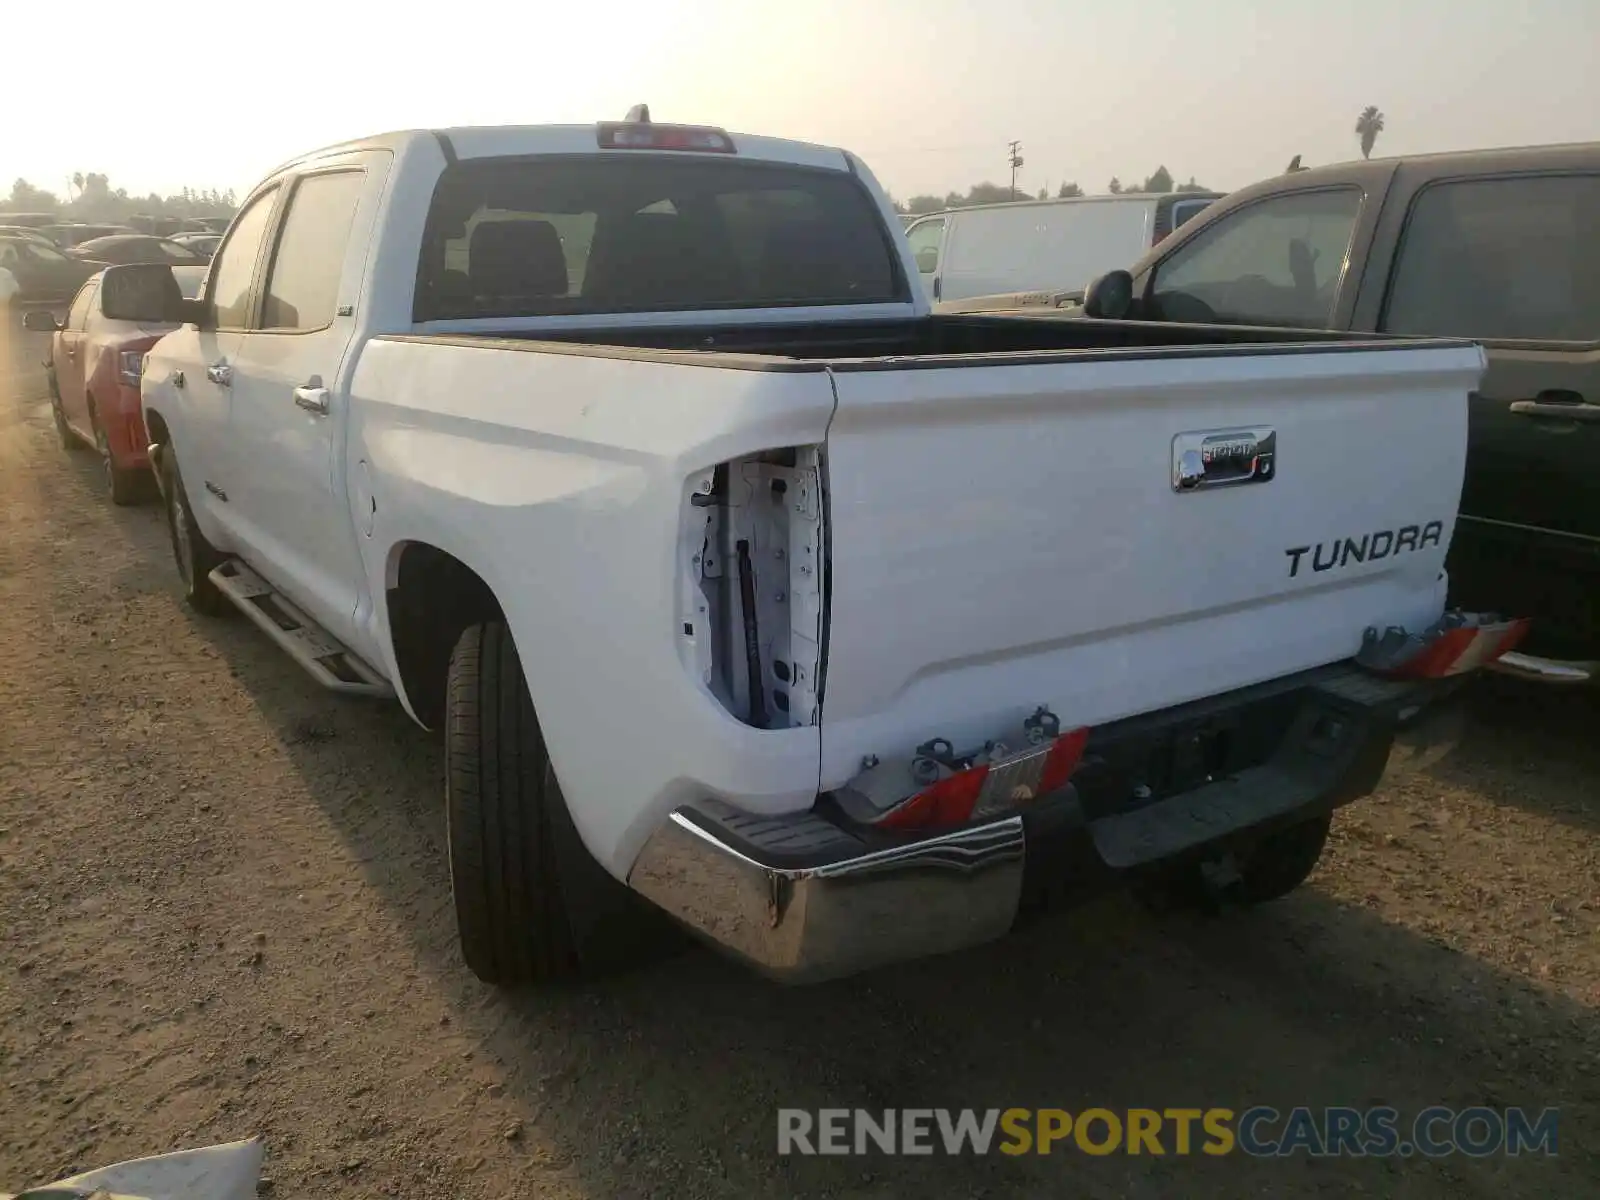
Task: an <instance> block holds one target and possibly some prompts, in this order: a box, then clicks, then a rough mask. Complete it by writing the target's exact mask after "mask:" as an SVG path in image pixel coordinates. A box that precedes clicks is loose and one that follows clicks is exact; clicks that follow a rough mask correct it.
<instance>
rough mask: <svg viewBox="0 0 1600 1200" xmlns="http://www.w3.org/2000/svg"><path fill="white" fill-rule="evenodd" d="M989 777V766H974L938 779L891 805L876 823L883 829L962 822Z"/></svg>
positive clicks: (964, 821) (968, 815)
mask: <svg viewBox="0 0 1600 1200" xmlns="http://www.w3.org/2000/svg"><path fill="white" fill-rule="evenodd" d="M988 778H989V768H988V767H973V768H972V769H971V770H968V771H961V772H959V773H958V774H955V775H952V776H950V778H948V779H941V780H940V781H939V782H938V783H936V784H934V785H933V786H932V787H930V788H927V789H926V790H924V791H921V792H918V793H917V794H916V795H915V796H912V797H911V798H910V799H909V800H903V801H901V802H900V803H899V804H897V805H895V806H894V807H893V808H891V809H890V810H889V811H888V812H887V813H886V814H884V816H883V819H882V820H880V821H879V822H878V825H879V826H880V827H881V828H883V829H938V828H943V827H944V826H948V825H965V824H966V823H967V821H968V820H970V819H971V817H972V809H973V806H974V805H975V804H977V803H978V794H979V793H980V792H982V791H983V785H984V781H985V780H987V779H988Z"/></svg>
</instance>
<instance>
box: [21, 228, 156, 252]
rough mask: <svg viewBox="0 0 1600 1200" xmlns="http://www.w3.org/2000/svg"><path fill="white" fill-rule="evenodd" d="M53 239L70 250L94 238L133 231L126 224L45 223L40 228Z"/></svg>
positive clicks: (40, 230)
mask: <svg viewBox="0 0 1600 1200" xmlns="http://www.w3.org/2000/svg"><path fill="white" fill-rule="evenodd" d="M39 232H40V233H43V234H44V235H45V236H46V237H48V238H49V239H50V240H51V241H53V242H54V243H55V244H56V245H57V246H58V247H60V248H61V249H63V250H70V249H72V248H73V247H74V246H77V245H80V244H82V243H83V242H87V241H89V240H90V239H92V238H102V237H111V236H112V235H113V234H118V233H132V232H133V230H131V229H129V228H128V227H127V226H126V225H86V224H78V223H72V224H61V225H44V226H41V227H40V229H39Z"/></svg>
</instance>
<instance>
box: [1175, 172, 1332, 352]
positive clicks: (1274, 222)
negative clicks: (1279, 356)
mask: <svg viewBox="0 0 1600 1200" xmlns="http://www.w3.org/2000/svg"><path fill="white" fill-rule="evenodd" d="M1361 199H1362V194H1361V191H1360V190H1359V189H1358V188H1353V187H1345V188H1326V189H1322V190H1319V191H1313V192H1293V193H1290V194H1287V195H1283V196H1274V197H1272V198H1270V199H1267V200H1261V201H1258V202H1257V203H1255V204H1251V205H1247V206H1246V207H1244V208H1241V209H1239V210H1238V211H1237V212H1233V213H1230V214H1228V215H1227V216H1226V217H1223V218H1222V219H1221V220H1219V221H1217V222H1216V223H1215V224H1213V225H1211V226H1210V227H1209V228H1207V229H1205V230H1203V231H1202V232H1200V233H1199V234H1197V235H1196V236H1195V237H1194V238H1192V239H1191V240H1190V241H1188V242H1187V243H1185V244H1184V245H1183V246H1181V247H1179V248H1178V249H1177V250H1176V251H1175V252H1174V253H1173V254H1172V255H1171V256H1170V257H1169V258H1167V259H1165V260H1164V261H1163V262H1162V263H1161V264H1160V265H1159V266H1157V267H1156V270H1155V275H1154V277H1153V279H1152V281H1151V296H1152V298H1153V300H1154V308H1155V311H1156V315H1157V316H1159V317H1160V318H1161V319H1162V320H1167V321H1193V322H1202V323H1203V322H1218V323H1222V324H1236V325H1283V326H1303V327H1307V328H1312V329H1319V328H1325V327H1326V326H1327V325H1328V323H1329V322H1330V321H1331V320H1332V319H1333V306H1334V301H1335V300H1336V299H1337V298H1338V294H1339V286H1340V283H1341V281H1342V280H1343V279H1344V273H1345V268H1346V265H1347V261H1348V259H1349V255H1350V241H1351V238H1352V237H1353V235H1354V234H1355V228H1356V219H1357V217H1358V216H1359V215H1360V213H1361Z"/></svg>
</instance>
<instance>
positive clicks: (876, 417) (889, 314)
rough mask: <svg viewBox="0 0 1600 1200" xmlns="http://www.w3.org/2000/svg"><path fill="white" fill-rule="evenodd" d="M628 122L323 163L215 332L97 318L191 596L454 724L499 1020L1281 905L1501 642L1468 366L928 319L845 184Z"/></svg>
mask: <svg viewBox="0 0 1600 1200" xmlns="http://www.w3.org/2000/svg"><path fill="white" fill-rule="evenodd" d="M630 115H631V117H632V118H633V119H631V120H629V121H626V122H615V123H602V124H599V125H598V126H584V127H534V128H496V129H456V130H448V131H424V132H411V133H401V134H393V135H388V136H383V137H376V138H371V139H369V140H366V141H360V142H353V143H349V144H346V145H341V146H335V147H332V148H330V149H327V150H323V151H319V152H317V153H315V154H309V155H307V156H305V157H304V158H301V159H298V160H296V161H294V162H291V163H289V164H287V165H285V166H283V167H282V168H280V169H279V170H277V171H275V172H273V173H272V175H271V176H270V177H269V178H267V179H266V181H265V182H263V183H262V184H261V185H260V186H259V187H258V188H256V189H255V191H253V192H252V193H251V194H250V196H249V197H248V198H247V199H246V201H245V203H244V205H243V207H242V209H241V210H240V212H239V215H238V216H237V218H236V219H235V220H234V222H233V224H232V227H231V228H230V229H229V231H228V234H227V237H226V240H225V241H224V242H223V243H222V245H221V248H220V249H219V251H218V253H217V255H216V258H215V261H214V262H213V264H212V267H211V270H210V276H209V281H208V284H207V287H206V289H205V292H204V294H203V296H202V297H201V298H200V299H198V300H183V299H182V298H181V297H180V296H179V295H178V293H177V291H176V289H175V288H174V287H173V286H172V284H171V280H170V273H168V272H167V270H166V268H164V267H160V266H134V267H118V268H113V269H111V270H110V271H108V272H107V274H106V277H105V281H104V284H103V287H102V294H103V296H104V297H105V299H104V304H105V308H106V310H107V312H108V313H109V312H113V311H115V312H117V313H119V314H121V315H123V316H126V317H128V318H130V319H139V320H172V321H176V322H179V323H180V327H179V328H178V329H177V330H176V331H175V332H173V333H171V334H169V335H168V336H166V337H165V338H164V339H163V340H162V341H161V342H160V343H159V344H158V345H157V346H156V347H155V348H154V349H153V350H152V351H151V352H150V354H149V356H148V359H147V360H146V363H145V367H144V377H143V404H144V414H145V420H146V423H147V426H148V429H149V432H150V437H151V439H152V442H153V443H154V445H153V446H152V448H151V456H152V462H153V463H154V464H155V465H156V469H157V472H158V477H159V479H160V481H161V483H162V492H163V495H164V497H165V502H166V506H167V514H168V519H169V523H170V526H171V532H172V542H173V549H174V554H175V557H176V559H177V563H178V567H179V571H180V573H181V576H182V580H183V586H184V588H185V590H186V595H187V599H188V601H189V603H190V604H191V605H192V606H194V607H195V608H196V609H199V610H200V611H202V612H208V613H209V612H216V611H220V610H224V609H227V608H229V607H230V606H237V607H238V608H240V609H242V610H243V611H244V612H245V613H247V614H248V615H249V616H250V617H251V618H252V619H253V620H254V621H255V622H256V623H257V624H258V625H260V626H261V628H262V629H263V630H265V631H266V633H267V634H268V635H270V636H271V637H273V638H274V639H276V640H277V641H278V642H279V643H281V644H282V645H283V646H284V648H285V649H287V650H288V651H290V652H291V653H292V654H294V655H295V656H296V657H297V658H298V659H299V660H300V662H301V663H302V664H303V665H305V666H306V667H307V668H308V670H309V671H310V672H311V673H312V675H314V676H315V677H316V679H318V680H319V681H320V682H321V683H322V684H324V685H325V686H327V687H329V688H333V689H337V690H340V691H345V692H354V693H371V694H380V695H390V694H392V695H394V696H396V697H398V698H399V700H400V702H401V703H402V704H403V705H405V707H406V709H407V711H408V712H409V713H410V714H411V715H412V716H413V717H414V718H415V719H416V720H417V721H418V722H419V723H420V724H422V725H423V726H426V727H428V728H433V729H442V730H443V736H444V740H445V747H446V752H445V763H446V781H445V797H446V804H447V809H448V819H449V842H450V847H449V853H450V860H451V869H452V879H453V883H454V890H455V899H456V910H457V914H458V919H459V926H460V933H461V940H462V945H463V950H464V955H465V958H466V961H467V963H468V964H469V965H470V966H471V968H472V969H473V970H474V971H476V972H477V973H478V974H479V975H481V976H482V977H484V978H486V979H490V980H497V981H507V982H509V981H518V980H529V979H532V980H543V979H550V978H554V977H559V976H562V975H568V974H572V973H575V972H580V971H589V970H594V969H599V968H601V967H604V966H607V965H610V964H612V963H615V962H617V961H618V960H620V959H625V958H627V956H628V955H629V954H631V953H633V952H634V951H635V950H636V949H637V948H638V947H639V939H640V938H642V937H654V936H658V935H660V934H661V933H663V932H665V931H669V930H670V927H669V926H668V925H667V924H666V923H664V922H661V923H657V919H658V917H659V912H660V911H663V910H664V911H665V912H666V913H668V914H670V915H671V916H673V917H674V918H676V919H677V921H678V922H679V923H680V924H682V925H686V926H688V927H689V928H690V929H692V930H694V931H697V932H698V933H699V934H701V935H703V936H704V937H706V938H707V939H709V940H711V941H713V942H715V943H718V944H720V945H721V946H723V947H724V948H726V949H728V950H729V951H731V952H733V953H734V954H736V955H737V956H739V957H741V958H743V959H744V960H746V961H748V962H750V963H752V964H754V965H755V966H757V967H758V968H760V969H762V970H764V971H766V972H768V973H769V974H771V975H773V976H775V977H778V978H781V979H786V980H809V979H818V978H824V977H828V976H835V975H840V974H845V973H848V972H851V971H855V970H859V969H862V968H865V967H869V966H872V965H875V964H879V963H884V962H889V961H893V960H896V959H903V958H907V957H911V956H915V955H922V954H930V953H936V952H942V951H947V950H951V949H955V948H957V947H961V946H966V945H970V944H973V943H976V942H980V941H984V940H986V939H990V938H994V937H996V936H999V935H1000V934H1002V933H1003V932H1005V931H1006V930H1007V929H1008V928H1010V927H1011V926H1012V925H1013V924H1014V923H1015V922H1016V921H1017V920H1018V919H1019V917H1021V916H1022V915H1024V914H1025V913H1030V912H1033V911H1036V910H1037V909H1038V908H1040V907H1042V906H1044V905H1045V903H1046V902H1047V901H1050V900H1053V899H1054V898H1055V897H1056V894H1057V893H1060V892H1063V891H1066V892H1074V891H1077V890H1078V889H1080V888H1083V887H1088V886H1091V885H1093V886H1099V885H1102V884H1104V883H1107V882H1109V881H1115V880H1120V879H1125V878H1130V877H1131V878H1134V879H1144V878H1156V879H1160V880H1163V881H1167V882H1169V883H1170V882H1173V881H1191V882H1203V883H1204V884H1205V886H1206V887H1208V888H1210V889H1212V890H1213V891H1220V892H1222V893H1224V894H1228V895H1233V896H1236V897H1238V898H1239V899H1240V900H1243V901H1245V902H1254V901H1260V900H1265V899H1270V898H1271V897H1274V896H1277V895H1281V894H1283V893H1284V892H1286V891H1288V890H1289V889H1290V888H1292V887H1294V886H1296V885H1297V884H1298V883H1299V882H1300V881H1301V880H1303V879H1304V878H1305V877H1306V876H1307V875H1308V874H1309V873H1310V871H1311V869H1312V867H1313V866H1314V865H1315V863H1316V861H1317V857H1318V854H1319V853H1320V851H1321V849H1322V845H1323V841H1324V838H1325V836H1326V833H1327V830H1328V822H1329V818H1330V814H1331V812H1332V810H1333V809H1334V807H1335V806H1337V805H1339V804H1342V803H1345V802H1347V801H1349V800H1352V799H1355V798H1356V797H1358V796H1361V795H1364V794H1366V793H1367V792H1369V791H1371V790H1372V789H1373V788H1374V787H1375V786H1376V782H1377V780H1378V779H1379V776H1380V774H1381V773H1382V772H1383V770H1384V769H1385V763H1386V762H1387V761H1388V759H1389V757H1390V753H1391V748H1392V746H1393V745H1395V744H1396V739H1397V737H1400V736H1404V735H1406V734H1407V733H1408V731H1409V732H1411V733H1414V734H1415V736H1416V737H1417V738H1418V739H1422V740H1426V738H1427V737H1428V736H1432V735H1431V733H1430V732H1429V728H1430V723H1429V721H1428V720H1427V718H1429V717H1430V716H1431V715H1432V714H1435V713H1442V712H1443V711H1445V710H1444V709H1443V708H1442V707H1441V704H1440V701H1441V700H1442V698H1443V696H1444V694H1445V693H1446V692H1448V691H1450V690H1452V689H1453V687H1454V686H1456V685H1457V684H1458V683H1459V680H1460V678H1461V672H1462V671H1463V670H1464V669H1465V668H1466V667H1467V666H1469V665H1473V664H1475V663H1478V662H1481V661H1483V660H1485V659H1487V658H1491V657H1493V655H1494V654H1496V653H1498V652H1499V651H1500V650H1502V649H1503V648H1505V646H1506V645H1507V644H1509V642H1510V641H1511V640H1512V639H1514V637H1515V635H1516V631H1517V627H1516V626H1515V625H1508V624H1504V623H1501V624H1494V623H1491V622H1489V621H1488V620H1487V619H1480V618H1477V617H1461V616H1456V615H1450V616H1446V615H1445V614H1443V600H1444V595H1445V579H1444V577H1443V573H1442V568H1443V563H1444V557H1445V551H1446V549H1447V548H1448V545H1449V542H1450V538H1451V534H1452V531H1453V525H1454V521H1455V511H1456V502H1457V499H1458V497H1459V494H1460V489H1461V479H1462V468H1463V455H1464V449H1465V444H1466V420H1467V394H1468V392H1469V391H1471V390H1472V388H1473V387H1474V386H1475V385H1476V383H1477V380H1478V378H1479V375H1480V373H1481V372H1482V370H1483V368H1484V359H1483V355H1482V353H1481V351H1480V350H1479V348H1478V347H1477V346H1475V345H1473V344H1471V343H1468V342H1442V341H1401V340H1371V339H1367V340H1357V339H1350V338H1343V339H1341V338H1340V337H1338V336H1337V335H1321V334H1306V333H1295V332H1292V331H1283V330H1276V331H1266V330H1240V329H1218V328H1207V327H1201V326H1175V325H1138V324H1132V323H1124V324H1119V323H1115V322H1094V321H1059V320H1050V319H1028V318H1026V317H993V316H988V317H986V316H981V315H980V316H960V315H936V314H932V313H930V312H929V309H928V305H927V302H926V301H925V300H924V299H923V296H922V291H921V289H920V288H919V287H918V285H917V270H916V264H915V262H914V261H913V260H912V258H911V255H910V252H909V250H908V247H907V243H906V239H905V236H904V234H903V232H902V231H901V228H900V223H899V221H898V220H897V218H896V215H895V213H894V211H893V209H892V208H891V207H890V204H889V202H888V201H887V199H886V197H885V195H884V193H883V191H882V190H881V189H880V188H879V187H878V185H877V184H876V182H875V181H874V179H873V178H872V176H871V175H870V174H869V173H868V171H867V169H866V168H865V167H864V166H863V165H862V164H861V162H860V161H858V160H857V159H856V158H855V157H853V156H852V155H850V154H848V153H846V152H843V151H841V150H837V149H829V148H825V147H821V146H814V145H806V144H801V143H797V142H789V141H778V140H773V139H768V138H761V137H747V136H743V135H737V134H735V135H729V134H727V133H724V132H722V131H720V130H716V129H708V128H698V127H685V126H672V125H664V124H655V123H651V122H650V121H649V119H648V114H644V113H635V114H630Z"/></svg>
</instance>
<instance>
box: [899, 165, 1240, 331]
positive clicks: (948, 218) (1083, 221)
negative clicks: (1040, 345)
mask: <svg viewBox="0 0 1600 1200" xmlns="http://www.w3.org/2000/svg"><path fill="white" fill-rule="evenodd" d="M1219 194H1220V193H1217V192H1171V193H1166V194H1160V195H1153V194H1145V193H1137V192H1129V193H1123V194H1121V195H1116V196H1076V197H1071V198H1067V199H1061V200H1025V201H1021V202H1018V203H1016V204H983V205H978V206H976V207H973V208H954V209H949V210H947V211H945V212H939V213H931V214H929V215H928V216H925V217H922V218H920V219H918V220H916V221H913V222H912V223H911V224H910V225H909V226H907V228H906V237H907V238H908V239H909V240H910V242H911V253H912V254H913V255H914V256H915V258H916V263H917V272H918V274H919V275H920V277H921V279H922V283H923V287H924V289H925V290H926V292H927V295H928V298H929V299H930V300H932V301H934V302H935V303H937V302H940V301H943V302H946V303H947V304H948V303H949V302H952V301H960V300H967V299H969V298H971V297H975V296H992V295H996V294H1000V293H1008V292H1036V291H1062V290H1068V291H1071V290H1076V291H1078V292H1081V291H1082V289H1083V287H1084V286H1085V285H1086V284H1087V283H1088V282H1089V280H1091V279H1093V278H1094V277H1095V276H1096V275H1099V274H1100V273H1101V272H1103V271H1109V270H1111V269H1112V268H1114V267H1126V266H1127V265H1128V264H1129V263H1131V262H1134V261H1135V260H1136V259H1138V257H1139V256H1140V255H1141V254H1143V253H1144V252H1145V251H1146V250H1148V249H1149V248H1150V247H1151V246H1152V245H1155V244H1157V243H1159V242H1160V241H1161V239H1162V238H1164V237H1166V236H1167V235H1168V234H1170V233H1171V232H1172V231H1173V230H1174V229H1177V228H1178V227H1179V226H1181V225H1182V224H1184V222H1186V221H1188V220H1190V219H1191V218H1193V217H1194V216H1195V215H1196V214H1197V213H1199V212H1202V211H1203V210H1204V209H1205V207H1206V206H1207V205H1208V204H1210V203H1211V202H1212V201H1213V200H1215V199H1216V198H1217V196H1218V195H1219Z"/></svg>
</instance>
